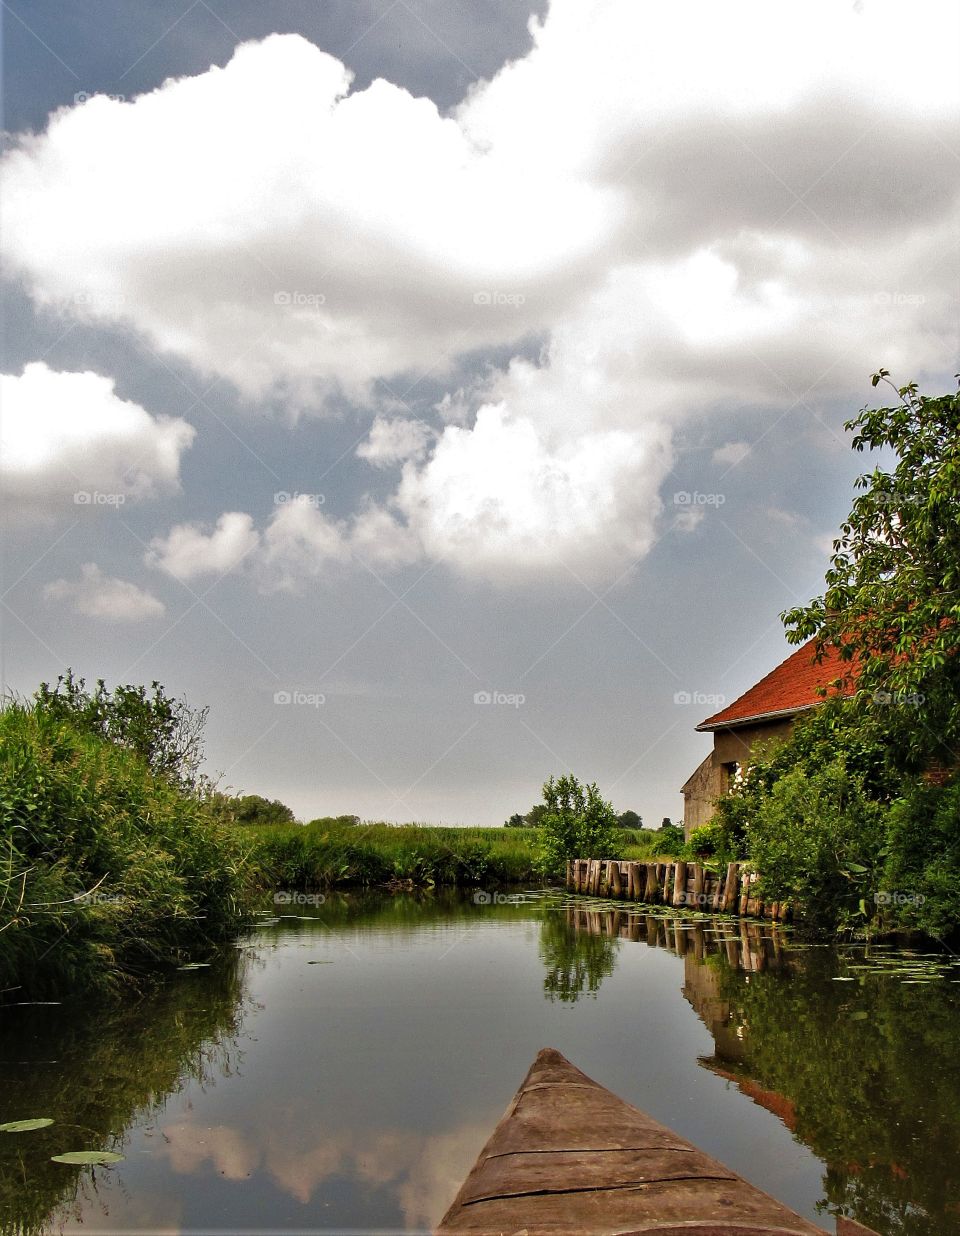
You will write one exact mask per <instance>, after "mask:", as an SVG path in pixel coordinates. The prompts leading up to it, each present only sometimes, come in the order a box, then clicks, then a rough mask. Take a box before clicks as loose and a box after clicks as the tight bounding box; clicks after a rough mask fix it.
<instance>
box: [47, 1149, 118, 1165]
mask: <svg viewBox="0 0 960 1236" xmlns="http://www.w3.org/2000/svg"><path fill="white" fill-rule="evenodd" d="M123 1158H125V1156H124V1155H122V1154H117V1153H116V1152H115V1151H113V1150H68V1151H67V1152H66V1154H52V1155H51V1156H50V1159H51V1161H52V1162H53V1163H72V1164H76V1165H78V1166H81V1167H84V1166H87V1165H88V1164H101V1163H119V1162H120V1160H121V1159H123Z"/></svg>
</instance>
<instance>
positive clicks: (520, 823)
mask: <svg viewBox="0 0 960 1236" xmlns="http://www.w3.org/2000/svg"><path fill="white" fill-rule="evenodd" d="M546 812H547V808H546V805H545V804H544V803H534V805H533V806H532V807H531V808H530V810H529V811H528V812H527V814H526V815H521V814H520V812H519V811H517V812H515V813H514V814H513V815H512V816H511V817H510V819H509V820H507V821H506V823H505V824H504V828H539V827H540V826H541V824H542V823H543V820H544V816H545V815H546Z"/></svg>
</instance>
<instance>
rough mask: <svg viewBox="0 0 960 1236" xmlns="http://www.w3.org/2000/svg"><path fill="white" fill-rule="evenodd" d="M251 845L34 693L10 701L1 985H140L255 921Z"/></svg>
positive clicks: (46, 988)
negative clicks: (248, 888)
mask: <svg viewBox="0 0 960 1236" xmlns="http://www.w3.org/2000/svg"><path fill="white" fill-rule="evenodd" d="M247 880H248V875H247V873H246V871H245V870H244V847H243V846H242V845H240V844H239V843H238V838H237V836H236V834H235V833H234V832H233V831H231V830H230V829H229V828H227V827H226V826H224V825H220V824H218V823H217V822H216V821H215V820H213V819H212V818H211V816H210V813H209V812H208V810H207V809H206V807H205V806H204V804H203V803H202V802H201V801H200V799H199V798H197V797H195V796H192V795H190V794H187V793H185V792H184V791H183V790H182V789H180V788H178V787H177V786H176V785H175V784H174V783H173V782H172V781H170V780H169V779H168V778H166V777H164V776H162V775H159V774H156V773H153V772H151V771H150V769H149V768H148V767H147V764H146V763H145V761H144V760H143V759H142V758H141V757H140V756H139V755H137V754H135V753H134V752H133V751H130V750H128V749H126V748H124V747H122V746H118V745H117V744H115V743H112V742H109V741H107V740H106V739H104V738H102V737H100V736H98V735H95V734H92V733H89V732H85V731H84V730H82V729H81V728H80V727H78V726H77V724H76V723H75V722H72V721H71V720H70V719H68V718H63V717H53V716H51V715H50V714H49V712H45V711H43V710H42V709H40V708H38V707H37V706H36V705H35V704H20V703H10V704H8V705H7V706H6V707H4V709H3V710H2V712H0V993H2V992H7V993H9V992H10V991H11V990H13V991H16V992H17V993H18V994H17V997H12V996H10V995H9V994H8V995H6V996H5V997H3V998H5V999H11V998H23V997H25V996H29V995H40V994H45V993H55V994H58V995H59V994H63V993H69V992H72V991H80V990H84V989H90V988H94V989H101V990H104V991H106V990H110V989H113V990H117V989H122V988H125V987H130V986H137V985H139V984H140V982H141V981H145V980H148V979H149V978H151V977H152V976H153V975H155V974H156V973H157V972H159V971H163V970H164V969H167V970H169V969H172V968H173V967H175V966H176V965H177V964H178V963H180V962H182V961H184V960H186V959H187V958H188V957H189V956H191V955H192V954H194V953H195V952H196V951H197V950H202V949H204V948H206V947H209V946H210V945H212V944H213V943H214V942H216V941H218V940H222V939H224V938H225V937H227V936H228V935H229V934H230V933H231V932H232V931H234V930H235V929H236V927H237V926H238V924H239V923H240V922H241V921H242V918H243V903H244V897H245V885H246V882H247Z"/></svg>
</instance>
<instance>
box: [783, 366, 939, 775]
mask: <svg viewBox="0 0 960 1236" xmlns="http://www.w3.org/2000/svg"><path fill="white" fill-rule="evenodd" d="M881 383H883V384H885V385H887V386H889V387H890V388H891V389H892V390H893V391H895V393H896V395H897V402H896V403H892V404H891V405H890V406H888V407H881V408H864V409H862V410H861V412H860V413H859V415H858V416H856V417H855V418H854V419H852V420H850V421H848V422H847V423H846V428H847V430H848V431H850V432H852V433H853V435H854V437H853V442H852V446H853V449H854V450H856V451H860V452H863V451H866V450H869V451H890V452H892V453H893V466H892V467H891V468H889V469H887V468H884V467H881V466H879V465H878V466H877V467H875V468H874V469H873V471H871V472H868V473H865V474H863V475H861V476H860V477H859V478H858V479H857V482H856V487H857V489H858V490H860V491H861V492H860V493H859V494H858V495H857V497H856V498H855V499H854V502H853V506H852V508H851V511H850V514H849V515H848V516H847V518H846V520H845V521H844V523H843V524H842V526H841V529H840V535H839V537H838V538H837V539H836V540H835V541H834V543H833V554H832V557H831V560H830V566H829V568H828V570H827V573H826V581H825V582H826V589H825V592H824V594H823V596H820V597H817V598H815V599H814V600H813V601H811V602H810V604H809V605H807V606H801V607H798V608H796V609H792V610H789V611H787V612H786V613H784V614H783V615H782V617H783V620H784V623H785V624H786V626H787V628H788V638H789V639H790V640H791V642H792V643H797V644H799V643H801V642H803V641H804V640H807V639H810V638H811V637H812V638H814V639H815V640H816V648H817V652H818V655H820V656H822V655H823V653H824V652H825V650H826V648H827V647H828V646H833V647H834V648H836V649H837V650H838V652H839V655H840V659H841V674H840V676H839V678H838V679H837V683H836V685H837V686H839V687H841V688H842V689H844V690H846V691H847V692H852V691H854V690H856V692H857V698H858V702H859V704H860V706H861V707H862V708H865V709H868V710H870V711H872V712H873V713H874V714H875V715H876V717H877V720H878V722H879V723H880V724H881V725H882V726H883V727H884V728H886V729H888V731H889V733H890V735H891V740H892V741H893V742H894V743H895V744H896V746H897V748H898V750H899V751H900V752H901V753H902V755H903V757H904V760H905V761H906V762H908V763H910V762H912V763H913V765H914V766H917V767H921V766H923V765H925V764H929V763H930V762H931V761H938V762H942V763H945V764H947V765H948V766H952V765H954V764H956V763H957V761H958V747H960V658H958V657H957V655H956V654H957V652H958V650H960V395H958V394H948V395H940V396H937V397H929V396H926V395H921V394H920V393H919V391H918V389H917V385H916V383H910V384H909V385H907V386H902V387H896V386H894V385H893V383H892V382H891V381H890V377H889V374H888V372H887V370H885V369H881V370H880V371H879V372H878V373H876V374H874V375H873V385H874V386H875V387H876V386H878V385H880V384H881Z"/></svg>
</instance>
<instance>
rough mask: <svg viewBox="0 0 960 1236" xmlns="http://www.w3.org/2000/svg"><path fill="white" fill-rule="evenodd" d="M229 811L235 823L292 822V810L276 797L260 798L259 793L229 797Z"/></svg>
mask: <svg viewBox="0 0 960 1236" xmlns="http://www.w3.org/2000/svg"><path fill="white" fill-rule="evenodd" d="M229 807H230V812H231V814H232V817H233V820H234V822H235V823H237V824H292V823H293V820H294V815H293V811H292V810H291V809H290V807H288V806H287V804H286V803H282V802H280V800H279V799H278V798H262V797H261V796H260V795H259V794H244V795H242V797H240V798H234V799H231V800H230V802H229Z"/></svg>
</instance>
